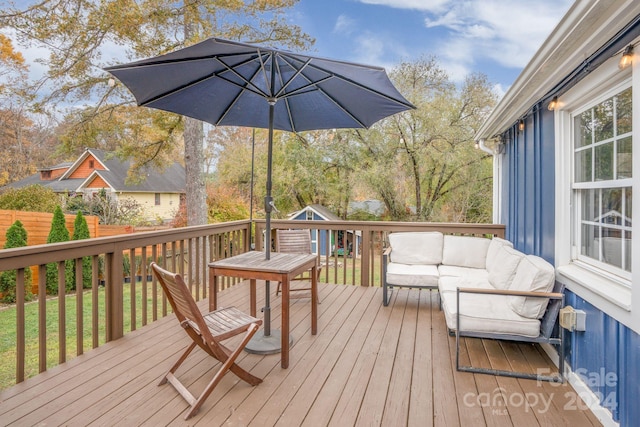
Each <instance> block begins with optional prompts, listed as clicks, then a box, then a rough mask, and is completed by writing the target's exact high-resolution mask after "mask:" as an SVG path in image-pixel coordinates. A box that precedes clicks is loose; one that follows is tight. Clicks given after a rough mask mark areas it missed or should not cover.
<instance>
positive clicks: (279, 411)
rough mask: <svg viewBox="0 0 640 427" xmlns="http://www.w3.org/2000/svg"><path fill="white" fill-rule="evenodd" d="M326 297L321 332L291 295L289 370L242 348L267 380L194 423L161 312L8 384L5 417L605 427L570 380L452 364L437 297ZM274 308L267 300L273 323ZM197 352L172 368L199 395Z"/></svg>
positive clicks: (524, 359)
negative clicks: (166, 378) (540, 379)
mask: <svg viewBox="0 0 640 427" xmlns="http://www.w3.org/2000/svg"><path fill="white" fill-rule="evenodd" d="M259 288H260V289H263V287H262V286H259ZM263 296H264V295H262V297H263ZM259 297H260V294H259ZM320 298H321V301H322V304H320V306H319V325H318V335H316V336H312V335H311V334H310V319H309V312H310V310H309V300H308V299H298V300H293V302H292V307H291V328H292V331H291V332H292V335H293V336H294V339H295V342H294V344H293V347H292V348H291V362H290V366H289V368H288V369H281V368H280V355H279V354H275V355H268V356H259V355H253V354H246V353H245V354H243V355H241V356H240V360H239V364H240V365H241V366H243V367H244V368H247V369H248V370H250V371H251V372H252V373H253V374H255V375H257V376H260V377H262V378H264V382H263V383H262V384H260V385H258V386H257V387H251V386H249V385H247V384H245V383H241V382H239V381H238V380H237V378H236V377H235V376H233V375H231V374H229V375H227V376H226V377H225V378H224V379H223V380H222V382H221V383H220V385H218V387H217V388H216V389H215V390H214V392H213V394H212V395H211V396H210V397H209V399H208V400H207V401H206V402H205V404H204V405H203V407H202V408H201V410H200V412H199V413H198V414H197V415H196V416H195V417H194V418H192V419H190V420H189V421H188V422H185V421H184V420H183V416H184V413H185V409H186V408H187V405H186V403H185V402H184V401H183V400H182V399H181V398H180V397H179V395H178V394H177V393H176V391H175V390H174V389H173V388H172V387H171V386H170V385H168V384H167V385H164V386H161V387H159V386H157V383H158V381H159V379H160V377H161V376H162V375H163V374H164V373H165V371H166V370H167V369H168V368H169V366H170V365H171V364H172V363H173V362H174V361H175V360H176V359H177V358H178V356H179V354H181V351H182V350H183V348H184V347H185V346H186V345H187V344H188V342H189V341H188V337H187V336H186V334H185V333H184V332H183V331H182V329H181V328H180V327H179V325H178V323H177V322H176V321H175V318H174V317H173V316H169V317H167V318H165V319H162V320H160V321H158V322H155V323H153V324H152V325H149V326H146V327H144V328H142V329H140V330H138V331H135V332H133V333H130V334H128V335H126V336H125V337H124V338H122V339H120V340H117V341H115V342H112V343H109V344H107V345H104V346H102V347H100V348H98V349H95V350H93V351H91V352H88V353H86V354H84V355H82V356H80V357H77V358H75V359H73V360H71V361H70V362H67V363H66V364H64V365H61V366H58V367H55V368H53V369H51V370H49V371H47V372H45V373H43V374H41V375H38V376H37V377H34V378H31V379H29V380H27V381H25V382H24V383H22V384H19V385H17V386H15V387H13V388H10V389H8V390H5V391H3V392H2V393H1V394H0V425H20V426H31V425H48V426H54V425H68V426H75V425H78V426H80V425H81V426H86V425H105V426H115V425H118V426H138V425H147V426H158V425H177V426H182V425H203V426H219V425H230V426H240V425H260V426H263V425H282V426H298V425H308V426H324V425H336V426H349V425H363V426H364V425H366V426H377V425H383V426H401V425H408V426H430V425H436V426H444V425H447V426H457V425H460V426H482V425H489V426H503V425H504V426H511V425H514V426H534V425H541V426H560V425H572V426H573V425H580V426H587V425H599V422H598V420H597V419H596V418H595V417H594V416H593V414H592V413H591V412H589V411H585V410H583V409H582V408H584V404H582V403H581V401H580V400H579V398H578V397H577V393H576V392H575V391H574V390H573V389H572V388H571V387H570V386H569V385H567V384H563V385H557V384H549V383H543V384H538V383H537V382H536V381H532V380H519V379H513V378H504V377H494V376H490V375H476V374H470V373H461V372H457V371H456V370H455V338H454V337H450V336H449V335H448V334H447V330H446V326H445V323H444V316H443V314H442V312H440V311H439V309H438V305H437V294H436V293H433V292H429V291H413V290H400V291H398V292H394V294H393V298H392V301H391V304H390V305H389V307H383V306H382V290H381V289H380V288H367V287H359V286H345V285H324V284H321V285H320ZM259 302H260V300H259ZM279 302H280V298H272V304H273V306H274V307H273V313H272V314H273V317H274V319H273V325H274V326H273V327H274V328H277V327H279V326H278V325H279V324H280V317H279V312H280V309H279V306H278V304H279ZM204 305H205V304H204V302H203V304H202V306H203V307H204ZM219 305H220V306H229V305H236V306H237V307H239V308H241V309H244V310H247V311H248V307H249V292H248V286H244V285H240V286H236V287H235V288H233V289H229V290H225V291H223V292H222V293H220V294H219ZM466 349H467V350H466V351H465V352H463V357H464V358H466V360H467V361H468V360H469V358H471V360H473V362H474V365H481V364H484V365H485V366H489V364H491V365H492V366H494V367H497V368H505V367H509V366H510V365H511V366H515V367H517V368H519V369H530V370H533V371H535V368H536V367H542V366H547V365H550V362H549V361H548V359H547V358H546V355H544V354H543V353H542V352H541V350H539V349H538V348H537V347H534V346H530V345H515V344H509V343H504V342H495V341H480V340H468V341H466ZM205 356H206V355H205V353H204V352H203V351H201V350H199V349H197V350H196V351H195V352H194V354H193V355H192V356H191V357H190V359H188V360H187V362H185V364H184V365H183V366H184V368H181V370H179V371H178V373H177V375H178V376H179V377H180V378H181V380H182V381H183V382H184V383H185V384H191V386H190V387H191V388H192V389H193V390H195V391H198V390H201V389H202V388H203V387H204V383H205V381H208V380H209V379H210V378H211V375H212V370H215V369H217V366H216V364H215V363H212V362H213V360H212V359H211V358H209V357H208V356H207V357H205Z"/></svg>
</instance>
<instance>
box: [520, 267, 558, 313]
mask: <svg viewBox="0 0 640 427" xmlns="http://www.w3.org/2000/svg"><path fill="white" fill-rule="evenodd" d="M555 277H556V274H555V269H554V268H553V266H552V265H551V264H549V263H548V262H547V261H545V260H544V259H542V258H540V257H537V256H535V255H527V256H525V257H524V258H523V259H522V260H521V261H520V263H519V264H518V269H517V270H516V275H515V277H514V278H513V282H512V283H511V288H510V289H511V290H515V291H531V292H551V291H552V290H553V285H554V283H555ZM548 302H549V299H548V298H535V297H518V296H510V297H509V306H510V307H511V308H512V309H513V310H514V311H515V312H516V313H518V314H519V315H520V316H524V317H528V318H531V319H540V318H542V316H543V315H544V312H545V310H546V309H547V303H548Z"/></svg>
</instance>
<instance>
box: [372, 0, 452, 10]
mask: <svg viewBox="0 0 640 427" xmlns="http://www.w3.org/2000/svg"><path fill="white" fill-rule="evenodd" d="M455 1H459V0H455ZM450 2H451V0H360V3H365V4H375V5H379V6H389V7H393V8H396V9H413V10H421V11H428V12H442V11H444V10H446V9H447V8H448V6H449V3H450Z"/></svg>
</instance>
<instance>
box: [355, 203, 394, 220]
mask: <svg viewBox="0 0 640 427" xmlns="http://www.w3.org/2000/svg"><path fill="white" fill-rule="evenodd" d="M386 210H387V207H386V206H385V205H384V203H383V202H381V201H380V200H363V201H361V202H349V215H352V214H354V213H357V212H364V213H366V214H369V215H374V216H377V217H381V216H382V215H384V213H385V212H386Z"/></svg>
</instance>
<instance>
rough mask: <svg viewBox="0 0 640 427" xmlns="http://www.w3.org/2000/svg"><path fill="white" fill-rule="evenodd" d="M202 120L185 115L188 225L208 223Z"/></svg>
mask: <svg viewBox="0 0 640 427" xmlns="http://www.w3.org/2000/svg"><path fill="white" fill-rule="evenodd" d="M203 137H204V135H203V126H202V122H201V121H199V120H196V119H192V118H190V117H185V122H184V165H185V172H186V180H187V184H186V188H185V190H186V192H187V225H189V226H191V225H204V224H206V223H207V199H206V191H205V182H204V152H203V145H202V144H203Z"/></svg>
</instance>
